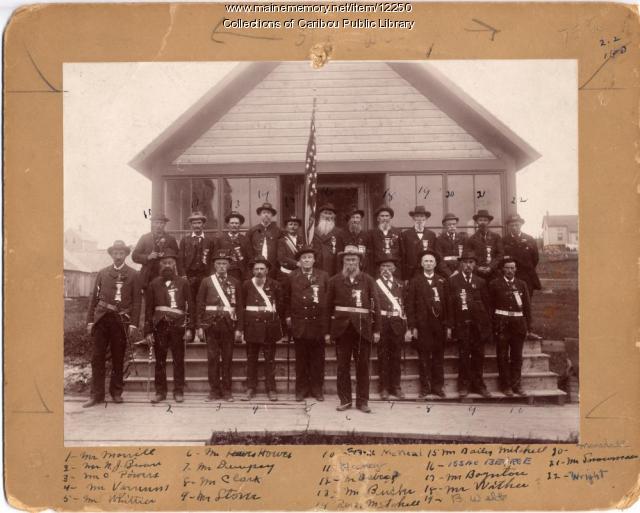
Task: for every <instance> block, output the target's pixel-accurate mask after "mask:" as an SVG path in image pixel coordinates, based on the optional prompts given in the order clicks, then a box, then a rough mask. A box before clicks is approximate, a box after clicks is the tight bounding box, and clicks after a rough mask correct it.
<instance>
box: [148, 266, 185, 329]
mask: <svg viewBox="0 0 640 513" xmlns="http://www.w3.org/2000/svg"><path fill="white" fill-rule="evenodd" d="M166 281H167V280H165V279H164V278H163V277H162V276H157V277H156V278H154V279H153V280H151V282H150V283H149V285H148V286H147V291H146V292H145V296H144V301H145V315H144V334H145V335H148V334H149V333H151V332H152V331H153V330H154V328H155V327H156V326H157V325H158V323H159V322H160V321H162V320H165V321H167V322H169V323H170V324H172V325H173V326H176V327H178V326H184V327H185V328H188V329H193V324H194V323H193V321H194V318H195V303H194V301H193V298H192V297H191V287H190V286H189V281H188V280H186V279H185V278H182V277H181V276H176V277H175V278H174V279H173V280H171V283H170V284H169V286H168V287H167V285H166ZM171 291H173V295H174V298H175V304H174V305H173V306H172V304H171V293H170V292H171ZM156 306H167V307H171V308H176V309H178V310H182V312H183V313H182V314H177V313H176V314H174V313H172V312H162V311H156Z"/></svg>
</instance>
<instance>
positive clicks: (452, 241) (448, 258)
mask: <svg viewBox="0 0 640 513" xmlns="http://www.w3.org/2000/svg"><path fill="white" fill-rule="evenodd" d="M467 239H468V237H467V234H466V233H465V232H456V233H455V235H454V236H453V237H451V236H450V235H449V234H447V233H444V232H443V233H441V234H440V235H438V237H437V238H436V251H437V252H438V253H439V254H440V256H441V257H442V259H441V260H440V265H439V266H438V269H437V271H438V272H439V273H440V274H442V275H443V276H446V277H447V278H448V277H449V276H451V274H452V273H453V272H454V271H457V270H458V257H459V256H461V255H462V251H463V250H464V247H465V246H466V244H467Z"/></svg>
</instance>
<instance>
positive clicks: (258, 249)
mask: <svg viewBox="0 0 640 513" xmlns="http://www.w3.org/2000/svg"><path fill="white" fill-rule="evenodd" d="M281 235H282V230H280V228H279V227H278V225H277V224H276V223H275V222H273V221H272V222H271V224H270V225H269V226H267V227H266V228H265V226H264V225H263V224H262V223H258V224H257V225H255V226H252V227H251V228H250V229H249V231H248V232H247V240H248V241H249V248H250V249H251V255H250V256H249V258H250V259H251V258H253V257H256V256H258V255H262V246H263V244H264V240H265V239H267V260H268V261H269V263H270V264H271V271H270V273H269V275H270V276H275V272H276V269H277V267H278V239H279V238H280V236H281Z"/></svg>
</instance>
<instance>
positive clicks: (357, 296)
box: [351, 289, 362, 308]
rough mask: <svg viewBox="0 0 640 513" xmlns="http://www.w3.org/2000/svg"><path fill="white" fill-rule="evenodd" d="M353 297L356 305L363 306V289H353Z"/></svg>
mask: <svg viewBox="0 0 640 513" xmlns="http://www.w3.org/2000/svg"><path fill="white" fill-rule="evenodd" d="M351 297H352V298H353V299H354V300H355V302H356V307H359V308H361V307H362V291H361V290H359V289H354V290H352V291H351Z"/></svg>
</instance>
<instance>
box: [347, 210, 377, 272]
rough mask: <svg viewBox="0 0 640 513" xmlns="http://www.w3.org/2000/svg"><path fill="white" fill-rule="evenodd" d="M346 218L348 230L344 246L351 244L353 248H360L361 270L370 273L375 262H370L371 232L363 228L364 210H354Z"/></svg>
mask: <svg viewBox="0 0 640 513" xmlns="http://www.w3.org/2000/svg"><path fill="white" fill-rule="evenodd" d="M346 217H347V229H346V230H344V245H345V246H347V245H349V244H351V245H353V246H358V251H360V253H362V265H361V269H362V270H363V271H366V272H369V271H370V270H371V267H372V266H373V262H369V253H370V252H371V240H370V238H369V232H367V231H366V230H364V228H362V220H363V219H364V210H360V209H359V208H354V209H353V210H351V212H349V213H348V214H347V216H346Z"/></svg>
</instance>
